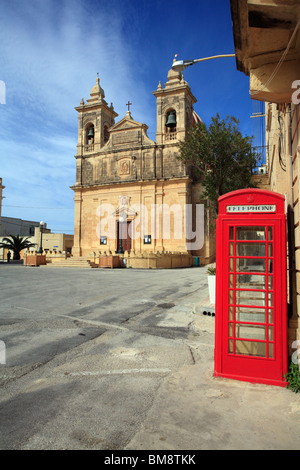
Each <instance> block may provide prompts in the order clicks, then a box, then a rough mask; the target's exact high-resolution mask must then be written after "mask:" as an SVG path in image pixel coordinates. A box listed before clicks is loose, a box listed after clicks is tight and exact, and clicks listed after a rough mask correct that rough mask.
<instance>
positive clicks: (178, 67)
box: [172, 54, 235, 73]
mask: <svg viewBox="0 0 300 470" xmlns="http://www.w3.org/2000/svg"><path fill="white" fill-rule="evenodd" d="M176 57H177V54H176V55H175V59H174V60H173V65H172V69H173V70H174V71H175V72H180V73H181V72H183V71H184V70H185V69H186V68H187V67H189V66H190V65H194V64H196V63H197V62H203V61H204V60H211V59H219V58H222V57H235V54H221V55H213V56H211V57H204V58H203V59H194V60H176Z"/></svg>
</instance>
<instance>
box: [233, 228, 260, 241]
mask: <svg viewBox="0 0 300 470" xmlns="http://www.w3.org/2000/svg"><path fill="white" fill-rule="evenodd" d="M236 239H237V240H266V227H236Z"/></svg>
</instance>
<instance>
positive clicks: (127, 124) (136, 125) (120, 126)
mask: <svg viewBox="0 0 300 470" xmlns="http://www.w3.org/2000/svg"><path fill="white" fill-rule="evenodd" d="M126 129H128V130H133V129H145V130H147V129H148V126H147V125H146V124H142V123H141V122H138V121H134V119H132V117H131V115H130V114H129V113H127V115H126V116H124V117H123V119H121V121H119V122H117V123H116V124H114V125H113V126H112V127H111V128H110V129H109V132H110V134H112V133H113V132H117V131H122V130H126Z"/></svg>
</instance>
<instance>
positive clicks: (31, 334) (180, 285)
mask: <svg viewBox="0 0 300 470" xmlns="http://www.w3.org/2000/svg"><path fill="white" fill-rule="evenodd" d="M0 284H1V293H0V340H1V341H3V342H4V344H5V351H6V360H5V362H6V363H5V364H0V384H1V385H0V386H1V389H0V390H1V401H0V449H2V450H4V449H94V450H95V449H99V450H100V449H105V450H120V449H124V448H126V445H127V444H128V443H129V442H130V441H131V440H132V439H133V437H134V435H135V434H136V433H137V431H138V430H139V429H140V427H141V425H142V423H143V421H144V419H145V417H146V415H147V412H148V411H149V409H150V408H151V406H152V404H153V401H154V398H155V396H156V394H157V391H158V389H159V388H160V386H161V384H162V383H163V381H164V380H165V379H166V378H167V377H168V376H170V375H171V374H172V373H174V372H175V371H178V370H180V368H182V367H183V366H185V365H193V364H194V363H195V361H196V360H197V358H196V356H197V347H194V346H195V332H194V331H193V329H192V328H191V325H192V323H193V319H194V316H195V312H194V308H193V305H192V304H191V302H188V301H187V302H185V299H191V298H194V296H195V295H196V296H199V297H201V295H202V296H203V295H205V296H207V280H206V269H205V268H190V269H179V270H133V269H126V270H125V269H119V270H105V269H76V268H74V269H72V268H68V269H66V268H49V267H38V268H35V267H24V266H14V265H10V266H8V265H0ZM212 346H213V345H212V343H211V341H210V344H208V347H210V348H211V350H213V349H212Z"/></svg>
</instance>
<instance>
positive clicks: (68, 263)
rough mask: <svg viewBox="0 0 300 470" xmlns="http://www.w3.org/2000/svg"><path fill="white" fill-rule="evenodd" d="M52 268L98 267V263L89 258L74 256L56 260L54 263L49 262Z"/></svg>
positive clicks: (48, 265) (48, 264)
mask: <svg viewBox="0 0 300 470" xmlns="http://www.w3.org/2000/svg"><path fill="white" fill-rule="evenodd" d="M47 267H50V268H90V269H91V268H97V267H98V265H97V264H96V263H93V262H92V261H90V260H89V259H87V258H81V257H74V256H72V257H71V258H67V259H64V260H60V261H56V262H54V263H47Z"/></svg>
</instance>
